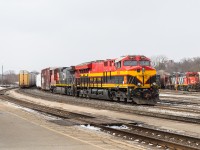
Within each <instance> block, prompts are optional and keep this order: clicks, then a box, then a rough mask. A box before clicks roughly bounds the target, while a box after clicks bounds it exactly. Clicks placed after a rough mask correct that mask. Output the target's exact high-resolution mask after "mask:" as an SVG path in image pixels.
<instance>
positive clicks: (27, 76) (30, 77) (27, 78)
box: [19, 70, 36, 88]
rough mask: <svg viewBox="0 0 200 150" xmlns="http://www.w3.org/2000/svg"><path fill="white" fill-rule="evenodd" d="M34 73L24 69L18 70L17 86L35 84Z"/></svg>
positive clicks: (24, 86)
mask: <svg viewBox="0 0 200 150" xmlns="http://www.w3.org/2000/svg"><path fill="white" fill-rule="evenodd" d="M35 82H36V75H35V74H34V73H32V72H28V71H26V70H21V71H20V72H19V87H21V88H28V87H31V86H35Z"/></svg>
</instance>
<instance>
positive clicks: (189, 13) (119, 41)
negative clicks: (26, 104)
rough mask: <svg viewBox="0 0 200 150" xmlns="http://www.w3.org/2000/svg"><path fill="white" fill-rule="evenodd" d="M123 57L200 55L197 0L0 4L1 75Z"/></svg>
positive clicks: (6, 0) (11, 0)
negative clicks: (139, 55)
mask: <svg viewBox="0 0 200 150" xmlns="http://www.w3.org/2000/svg"><path fill="white" fill-rule="evenodd" d="M126 54H143V55H146V56H148V57H151V56H154V55H161V54H162V55H165V56H167V57H168V58H171V59H175V60H176V61H177V60H180V59H181V58H184V57H196V56H200V0H0V56H1V57H0V63H1V64H0V65H2V64H3V65H4V68H5V70H15V71H16V72H18V71H19V70H20V69H26V70H29V71H32V70H37V71H39V70H40V69H42V68H45V67H48V66H70V65H77V64H79V63H82V62H86V61H90V60H96V59H107V58H116V57H119V56H121V55H126Z"/></svg>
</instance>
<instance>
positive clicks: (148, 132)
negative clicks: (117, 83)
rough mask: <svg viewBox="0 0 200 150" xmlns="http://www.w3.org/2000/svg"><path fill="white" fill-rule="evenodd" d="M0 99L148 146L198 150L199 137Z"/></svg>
mask: <svg viewBox="0 0 200 150" xmlns="http://www.w3.org/2000/svg"><path fill="white" fill-rule="evenodd" d="M0 99H2V100H5V101H9V102H11V103H15V104H17V105H20V106H23V107H26V108H30V109H33V110H36V111H39V112H42V113H45V114H50V115H53V116H56V117H59V118H62V119H64V121H66V122H67V121H72V122H73V123H76V124H80V123H81V124H90V125H92V126H94V127H98V128H100V129H101V131H104V132H106V133H109V134H112V135H115V136H117V137H121V138H123V139H125V140H129V141H138V142H139V143H142V144H147V145H148V146H152V147H162V148H164V149H180V150H198V149H199V150H200V138H196V137H192V136H186V135H181V134H175V133H171V132H166V131H161V130H156V129H153V128H148V127H142V126H138V125H137V123H131V124H130V123H127V122H120V121H118V120H113V119H111V118H107V117H106V118H105V117H102V116H93V115H91V114H80V113H74V112H69V111H66V110H60V109H56V108H52V107H47V106H41V105H39V104H35V103H31V102H28V101H23V100H19V99H16V98H13V97H9V96H8V95H0ZM113 125H118V126H119V125H125V126H126V127H127V128H125V129H115V128H112V126H113Z"/></svg>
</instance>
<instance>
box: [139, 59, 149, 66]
mask: <svg viewBox="0 0 200 150" xmlns="http://www.w3.org/2000/svg"><path fill="white" fill-rule="evenodd" d="M139 63H140V65H141V66H150V61H147V60H141V61H139Z"/></svg>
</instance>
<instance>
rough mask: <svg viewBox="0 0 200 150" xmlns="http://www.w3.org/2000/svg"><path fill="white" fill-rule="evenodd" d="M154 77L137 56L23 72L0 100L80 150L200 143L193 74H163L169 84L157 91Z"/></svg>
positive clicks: (199, 101)
mask: <svg viewBox="0 0 200 150" xmlns="http://www.w3.org/2000/svg"><path fill="white" fill-rule="evenodd" d="M157 77H158V75H157V74H156V70H155V69H154V68H153V67H152V66H151V64H150V59H149V58H147V57H145V56H143V55H127V56H122V57H120V58H116V59H107V60H96V61H91V62H86V63H82V64H80V65H77V66H71V67H48V68H45V69H43V70H41V72H39V74H38V75H36V74H34V73H32V72H28V71H26V70H22V71H20V73H19V87H13V88H5V89H2V90H1V91H0V94H1V95H0V100H1V103H2V104H3V105H4V106H5V107H11V106H12V108H13V109H15V110H17V111H20V110H21V111H24V113H27V114H29V115H33V116H34V117H35V118H36V119H34V120H37V118H39V120H40V121H42V122H48V123H45V126H42V127H44V128H48V129H50V130H53V131H55V132H56V133H57V132H58V131H59V134H61V135H65V136H67V138H70V139H71V140H72V141H73V140H75V141H74V142H75V143H76V142H80V143H81V144H83V143H84V144H83V145H84V146H85V149H166V150H169V149H178V150H179V149H180V150H193V149H194V150H195V149H200V136H199V135H200V126H199V124H200V98H199V97H200V92H198V90H196V89H198V86H199V75H198V73H191V72H190V73H187V75H186V76H174V75H173V76H169V77H168V78H167V79H168V81H173V82H168V83H170V87H173V88H170V90H169V89H159V87H163V85H162V86H159V83H163V77H162V78H157ZM159 77H160V76H159ZM158 79H160V81H159V82H158ZM164 80H166V79H165V78H164ZM180 81H184V86H183V82H182V83H181V82H180ZM186 83H187V84H186ZM176 87H184V89H185V90H183V89H181V88H176ZM193 87H195V90H188V89H189V88H190V89H193ZM10 109H11V108H10ZM23 115H24V114H23ZM23 115H22V116H23ZM33 116H32V117H33ZM12 117H13V116H12ZM20 117H21V116H20ZM22 118H23V117H22ZM25 118H26V117H25ZM25 120H27V121H30V120H29V118H26V119H25ZM17 122H18V120H17ZM37 122H38V121H36V122H34V124H37V125H38V123H37ZM32 123H33V122H32ZM23 124H26V123H23ZM42 124H43V123H42ZM46 125H47V126H46ZM52 127H54V128H52ZM33 128H35V127H33ZM38 130H39V129H38ZM40 130H41V131H42V132H41V134H46V133H43V129H40ZM71 130H72V131H73V132H71ZM60 131H62V132H60ZM24 132H25V131H24ZM63 132H64V133H63ZM74 132H75V133H74ZM48 134H52V133H48ZM87 134H91V135H92V137H93V138H91V137H90V136H86V137H85V135H87ZM82 135H83V136H82ZM34 136H37V135H34ZM38 136H40V135H38ZM59 138H61V137H59ZM61 139H62V140H63V141H65V140H66V139H65V138H64V139H63V137H62V138H61ZM3 140H5V139H3ZM62 140H61V141H62ZM77 140H78V141H77ZM50 141H51V139H50ZM6 142H9V141H6ZM27 142H29V141H27ZM45 142H46V141H45ZM80 143H79V144H78V145H81V144H80ZM61 145H62V144H61ZM69 145H73V144H72V143H69ZM76 145H77V144H75V145H73V146H74V149H79V147H77V146H76ZM64 147H65V148H67V145H65V146H64ZM7 148H8V147H7ZM39 148H43V147H39ZM65 148H63V149H65Z"/></svg>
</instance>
